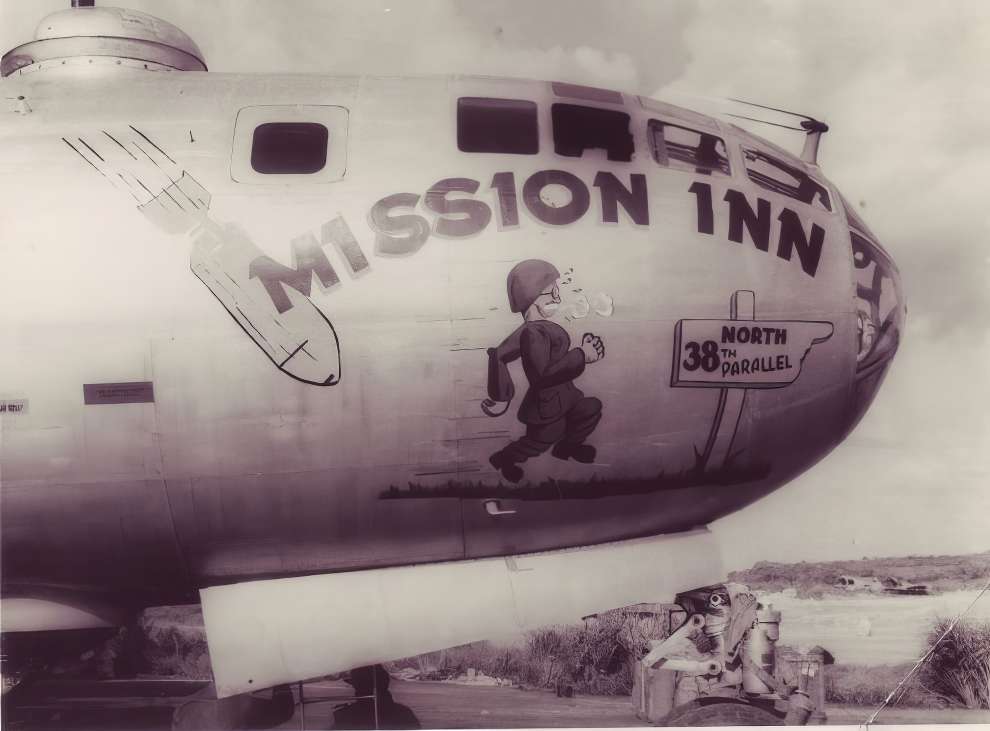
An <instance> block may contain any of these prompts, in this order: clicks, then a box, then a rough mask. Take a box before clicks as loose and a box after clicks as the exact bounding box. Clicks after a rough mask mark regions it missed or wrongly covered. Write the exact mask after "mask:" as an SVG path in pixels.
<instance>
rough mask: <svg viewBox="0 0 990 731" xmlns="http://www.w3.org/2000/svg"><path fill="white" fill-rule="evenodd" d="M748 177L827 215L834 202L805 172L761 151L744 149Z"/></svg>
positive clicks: (763, 186)
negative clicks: (826, 212)
mask: <svg viewBox="0 0 990 731" xmlns="http://www.w3.org/2000/svg"><path fill="white" fill-rule="evenodd" d="M743 156H744V157H745V159H746V174H747V175H748V176H749V179H750V180H752V181H753V182H754V183H756V184H757V185H759V186H760V187H761V188H766V189H767V190H772V191H773V192H774V193H780V194H781V195H786V196H788V197H790V198H794V199H796V200H799V201H801V202H802V203H807V204H808V205H810V206H814V207H815V208H819V209H821V210H825V211H831V210H832V201H831V199H830V198H829V195H828V191H827V190H825V187H824V186H823V185H822V184H821V183H819V182H818V181H816V180H815V179H814V178H812V177H811V176H810V175H808V174H807V173H806V172H804V171H803V170H801V169H799V168H797V167H795V166H794V165H788V164H787V163H785V162H783V161H781V160H778V159H777V158H775V157H772V156H771V155H768V154H767V153H765V152H762V151H760V150H753V149H745V148H744V149H743Z"/></svg>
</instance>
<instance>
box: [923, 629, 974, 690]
mask: <svg viewBox="0 0 990 731" xmlns="http://www.w3.org/2000/svg"><path fill="white" fill-rule="evenodd" d="M949 627H950V621H949V620H947V619H939V620H937V621H936V622H935V624H934V626H933V627H932V629H931V631H930V632H929V634H928V646H929V647H932V646H933V645H934V644H935V643H936V642H937V641H938V639H939V638H940V637H941V636H942V635H943V634H944V633H945V632H946V631H947V630H948V629H949ZM921 683H922V685H924V687H925V688H926V689H927V690H928V691H929V692H931V693H932V694H934V695H936V696H938V697H939V698H942V699H944V700H945V701H947V702H949V703H952V704H956V705H961V706H964V707H966V708H984V709H990V622H985V621H984V622H960V623H959V624H957V625H956V626H955V627H954V628H953V629H952V631H951V632H949V633H948V634H947V635H946V636H945V639H943V640H942V641H941V642H940V643H939V644H938V647H936V648H935V651H934V653H933V654H932V656H931V659H930V660H929V661H928V662H927V663H925V665H924V667H923V668H922V671H921Z"/></svg>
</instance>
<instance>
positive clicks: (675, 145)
mask: <svg viewBox="0 0 990 731" xmlns="http://www.w3.org/2000/svg"><path fill="white" fill-rule="evenodd" d="M648 134H649V139H650V148H651V150H652V152H653V159H654V160H656V161H657V162H658V163H660V164H661V165H663V166H664V167H669V168H673V169H675V170H689V171H691V172H693V173H702V174H704V175H712V174H716V175H729V174H730V170H729V155H728V153H727V152H726V149H725V142H724V141H723V140H722V139H721V138H720V137H716V136H715V135H712V134H708V133H707V132H698V131H696V130H693V129H688V128H687V127H681V126H679V125H676V124H669V123H668V122H660V121H658V120H656V119H651V120H650V123H649V127H648Z"/></svg>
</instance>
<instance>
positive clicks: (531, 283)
mask: <svg viewBox="0 0 990 731" xmlns="http://www.w3.org/2000/svg"><path fill="white" fill-rule="evenodd" d="M558 279H560V272H558V271H557V267H555V266H554V265H553V264H551V263H550V262H548V261H543V260H542V259H527V260H526V261H521V262H519V263H518V264H516V265H515V266H514V267H512V271H510V272H509V277H508V279H507V281H506V288H507V289H508V292H509V307H510V309H511V310H512V311H513V312H525V311H526V310H528V309H529V306H530V305H532V304H533V303H534V302H535V301H536V298H537V297H539V296H540V294H541V293H543V292H545V291H547V290H548V289H549V288H550V287H552V286H553V285H554V282H556V281H557V280H558Z"/></svg>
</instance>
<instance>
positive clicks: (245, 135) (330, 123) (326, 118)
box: [230, 104, 350, 185]
mask: <svg viewBox="0 0 990 731" xmlns="http://www.w3.org/2000/svg"><path fill="white" fill-rule="evenodd" d="M349 116H350V112H349V111H348V109H347V108H346V107H341V106H336V105H309V104H305V105H304V104H300V105H295V104H293V105H289V104H278V105H259V106H250V107H243V108H242V109H240V110H239V111H238V113H237V118H236V120H235V121H234V138H233V143H232V145H231V157H230V177H231V180H233V181H234V182H237V183H246V184H252V185H308V184H325V183H333V182H336V181H338V180H342V179H343V178H344V175H345V174H346V172H347V131H348V122H349ZM273 123H275V124H277V123H313V124H320V125H322V126H323V127H325V128H326V129H327V136H328V139H327V159H326V163H325V164H324V166H323V167H322V168H321V169H320V170H318V171H316V172H313V173H262V172H258V171H257V170H255V169H254V167H253V166H252V162H251V159H252V151H253V148H254V133H255V130H256V129H257V128H258V127H260V126H262V125H264V124H273Z"/></svg>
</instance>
